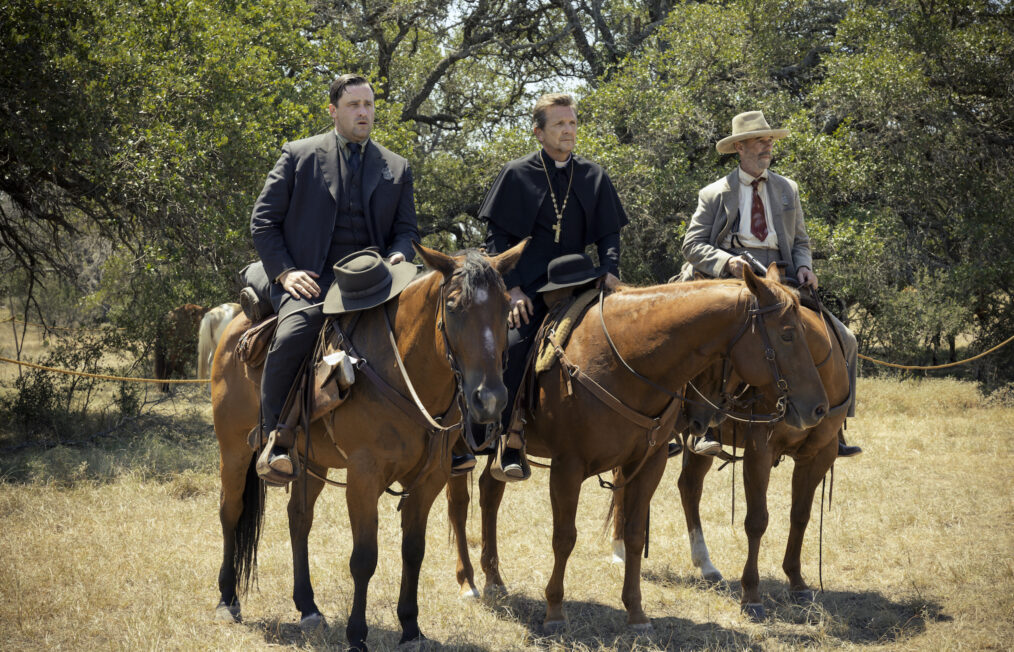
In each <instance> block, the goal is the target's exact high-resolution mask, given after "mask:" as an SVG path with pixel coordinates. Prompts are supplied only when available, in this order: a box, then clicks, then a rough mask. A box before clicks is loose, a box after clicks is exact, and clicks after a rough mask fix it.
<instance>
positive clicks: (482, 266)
mask: <svg viewBox="0 0 1014 652" xmlns="http://www.w3.org/2000/svg"><path fill="white" fill-rule="evenodd" d="M459 256H464V261H462V264H461V267H460V268H459V269H458V270H457V271H456V272H455V273H454V277H455V279H456V280H457V283H456V284H454V285H453V286H452V287H451V290H450V292H449V293H448V295H447V298H448V299H451V300H453V301H455V302H456V303H457V305H458V307H459V308H462V309H466V308H468V307H469V306H471V305H472V302H473V301H475V299H476V296H477V295H478V292H479V290H484V291H486V292H489V291H492V290H495V291H499V292H507V286H505V285H504V282H503V278H502V277H501V276H500V275H499V274H497V272H496V270H495V269H493V266H492V265H490V264H489V259H488V258H486V256H484V255H482V253H480V252H479V251H478V250H477V249H466V250H464V251H463V252H459V253H458V254H457V255H456V256H455V257H456V258H457V257H459Z"/></svg>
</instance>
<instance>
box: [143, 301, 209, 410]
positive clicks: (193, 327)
mask: <svg viewBox="0 0 1014 652" xmlns="http://www.w3.org/2000/svg"><path fill="white" fill-rule="evenodd" d="M206 312H208V308H204V307H201V306H198V305H196V304H193V303H187V304H184V305H182V306H180V307H178V308H173V309H172V310H170V311H169V312H168V313H166V315H165V318H164V320H163V322H162V325H161V327H160V328H159V330H158V332H157V333H156V334H155V378H158V379H161V380H168V379H169V378H172V377H173V376H179V377H180V378H185V377H186V370H187V363H188V361H190V360H193V359H194V358H195V357H196V356H197V338H198V331H200V328H201V318H202V317H204V313H206ZM160 388H161V389H162V391H163V392H168V391H169V383H163V384H162V385H160Z"/></svg>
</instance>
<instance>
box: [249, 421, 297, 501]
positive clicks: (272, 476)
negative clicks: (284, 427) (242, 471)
mask: <svg viewBox="0 0 1014 652" xmlns="http://www.w3.org/2000/svg"><path fill="white" fill-rule="evenodd" d="M280 430H281V429H278V428H276V429H274V430H272V431H271V433H270V434H269V435H268V440H267V442H265V444H264V447H263V448H262V449H261V452H260V454H259V455H258V456H257V464H256V465H254V470H255V471H256V472H257V475H258V476H259V477H260V478H261V480H263V481H264V482H265V483H267V484H269V485H272V486H276V487H284V486H285V485H287V484H289V483H290V482H292V481H293V480H295V479H296V476H297V475H298V473H299V469H298V468H297V465H296V456H295V455H293V454H292V448H291V447H288V446H285V445H284V443H286V442H284V440H285V439H287V438H293V439H294V437H292V434H291V433H292V431H291V430H290V431H289V432H287V433H286V432H281V431H280ZM286 435H288V436H289V437H286ZM279 440H283V441H279ZM292 443H295V442H294V441H293V442H292ZM276 448H282V449H284V450H285V451H286V452H285V453H284V454H282V455H273V453H274V451H275V449H276Z"/></svg>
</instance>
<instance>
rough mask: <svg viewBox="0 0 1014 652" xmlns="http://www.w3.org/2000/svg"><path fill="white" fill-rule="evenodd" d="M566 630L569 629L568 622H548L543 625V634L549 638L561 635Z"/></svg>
mask: <svg viewBox="0 0 1014 652" xmlns="http://www.w3.org/2000/svg"><path fill="white" fill-rule="evenodd" d="M565 629H567V621H566V620H547V621H545V622H544V623H542V632H543V633H544V634H546V635H547V636H552V635H553V634H559V633H560V632H562V631H563V630H565Z"/></svg>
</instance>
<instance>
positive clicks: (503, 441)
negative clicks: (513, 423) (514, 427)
mask: <svg viewBox="0 0 1014 652" xmlns="http://www.w3.org/2000/svg"><path fill="white" fill-rule="evenodd" d="M509 436H510V435H508V434H503V435H500V437H499V438H498V439H497V442H496V457H494V458H493V463H492V464H491V465H490V466H489V474H490V475H491V476H493V479H494V480H499V481H500V482H520V481H522V480H527V479H528V478H530V477H532V467H531V466H529V465H528V457H527V456H526V455H525V448H524V446H522V447H521V448H514V449H511V450H513V451H517V455H518V458H519V459H518V461H517V462H516V463H512V464H509V465H508V466H507V467H506V468H504V465H503V458H504V454H505V453H506V451H507V438H508V437H509Z"/></svg>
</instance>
